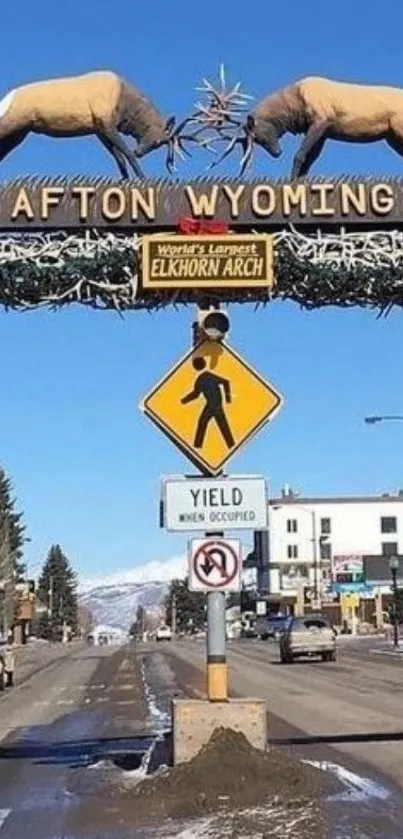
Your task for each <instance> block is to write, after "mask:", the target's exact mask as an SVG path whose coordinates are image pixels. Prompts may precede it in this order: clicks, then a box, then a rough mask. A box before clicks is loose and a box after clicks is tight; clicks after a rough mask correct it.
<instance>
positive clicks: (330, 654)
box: [280, 615, 336, 664]
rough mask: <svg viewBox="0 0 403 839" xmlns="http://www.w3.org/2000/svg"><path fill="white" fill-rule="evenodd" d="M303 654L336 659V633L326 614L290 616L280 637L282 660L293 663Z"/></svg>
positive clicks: (327, 659) (323, 658)
mask: <svg viewBox="0 0 403 839" xmlns="http://www.w3.org/2000/svg"><path fill="white" fill-rule="evenodd" d="M301 656H319V657H320V658H321V659H322V661H336V633H335V631H334V629H333V627H332V625H331V623H330V622H329V620H328V619H327V617H326V616H324V615H306V616H305V617H303V618H302V617H301V618H296V617H295V618H294V617H292V618H289V620H288V621H287V624H286V626H285V628H284V631H283V633H282V635H281V637H280V660H281V662H282V663H283V664H292V662H293V661H294V660H295V659H296V658H300V657H301Z"/></svg>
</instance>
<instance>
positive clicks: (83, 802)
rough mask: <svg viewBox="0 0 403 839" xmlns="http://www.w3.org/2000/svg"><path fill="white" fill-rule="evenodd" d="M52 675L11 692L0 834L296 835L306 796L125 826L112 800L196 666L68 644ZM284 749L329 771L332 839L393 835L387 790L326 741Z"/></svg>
mask: <svg viewBox="0 0 403 839" xmlns="http://www.w3.org/2000/svg"><path fill="white" fill-rule="evenodd" d="M143 653H145V655H143ZM57 674H58V675H57V680H55V676H54V673H53V672H52V669H51V668H50V669H49V670H48V671H47V672H45V673H44V674H42V675H40V674H37V675H35V676H33V677H32V679H31V681H30V682H29V684H28V683H27V684H26V685H25V686H20V688H19V690H20V696H24V698H25V700H26V702H27V705H26V707H27V711H26V718H24V716H22V717H21V722H22V725H21V727H20V728H19V729H18V730H16V731H15V732H13V733H12V734H11V735H9V736H8V737H7V738H6V739H5V740H3V741H2V743H1V744H0V758H1V759H0V839H20V837H22V836H25V835H26V834H27V832H28V834H29V836H30V839H129V837H130V839H133V837H135V839H173V837H175V839H210V837H211V839H220V837H228V839H249V836H250V837H251V839H252V837H253V839H259V837H262V839H263V837H265V839H266V837H268V836H273V837H274V836H281V837H282V839H283V838H284V839H287V837H290V839H291V837H294V836H295V837H298V839H304V836H305V833H304V825H305V824H308V823H309V817H310V813H309V812H308V810H307V805H306V803H305V804H304V805H303V806H302V805H301V807H300V808H298V804H296V805H295V806H294V808H293V810H292V812H290V811H289V809H287V808H286V809H284V805H283V804H282V803H281V802H278V803H276V802H271V804H268V805H267V806H266V807H262V808H254V809H253V810H249V811H244V812H243V813H241V814H240V813H236V814H234V813H232V814H228V813H222V814H217V815H214V816H211V817H208V818H204V819H203V818H202V819H199V820H196V821H185V822H174V823H166V824H164V825H158V826H153V827H148V828H140V827H135V823H134V822H133V806H132V807H131V808H130V810H128V808H127V806H126V803H125V806H124V807H123V806H122V796H124V798H125V802H127V793H128V792H129V793H130V791H131V790H132V789H133V788H134V787H135V786H136V785H137V784H138V783H140V782H141V781H143V780H144V778H145V777H146V775H147V771H150V769H156V768H157V765H158V764H161V762H162V763H163V761H164V756H165V757H166V755H167V754H168V753H167V752H166V751H165V750H164V746H165V739H164V736H163V735H164V732H166V730H167V729H168V728H169V727H170V705H171V701H172V699H173V698H174V697H175V696H185V695H191V694H192V692H193V695H200V692H201V690H202V688H203V679H202V678H201V677H200V673H198V672H197V671H195V668H192V667H190V666H189V665H187V664H186V663H185V662H181V661H180V660H177V659H176V658H175V657H174V656H172V648H170V649H166V650H165V649H164V650H160V649H157V650H150V651H148V650H147V649H144V650H140V652H139V654H138V655H136V653H135V651H134V650H133V649H127V648H126V649H125V650H123V649H122V650H118V651H116V650H109V651H103V652H102V653H101V652H98V651H97V652H94V651H92V652H91V653H90V652H89V651H88V650H86V651H84V652H77V653H76V654H75V655H74V656H73V657H72V660H71V663H70V664H69V662H68V661H67V660H66V661H65V662H64V663H63V669H62V670H60V671H57ZM86 674H87V676H86ZM61 676H62V678H61ZM56 681H57V684H56ZM18 701H20V700H19V696H18V693H17V690H16V693H15V699H14V697H11V694H10V695H9V697H8V699H7V702H4V703H3V702H2V704H1V706H0V710H1V712H2V716H3V718H5V717H7V708H10V715H11V709H12V706H14V712H15V710H16V704H18ZM46 703H48V704H46ZM52 714H53V716H54V719H51V721H50V722H47V719H48V718H49V716H52ZM277 733H278V734H280V735H281V734H285V733H286V728H284V729H283V730H282V731H278V732H277ZM291 733H292V732H291ZM156 738H157V739H156ZM156 743H157V744H158V746H157V747H156V745H155V744H156ZM374 748H376V746H375V745H374ZM291 752H292V754H293V755H294V756H295V758H296V759H298V760H307V761H310V762H311V765H314V766H315V768H316V769H317V771H318V772H325V773H327V774H329V775H331V776H332V777H334V778H336V779H337V790H336V792H335V793H333V794H331V795H329V796H327V800H326V802H324V808H325V812H326V813H327V815H328V818H329V821H330V822H331V825H332V830H331V837H332V839H401V837H402V835H403V830H402V828H401V825H402V824H403V793H402V791H401V790H400V788H399V787H397V786H395V785H394V784H393V783H392V782H390V781H389V780H386V779H385V778H384V777H382V776H381V775H379V774H377V773H375V772H374V771H372V770H368V769H367V767H365V768H364V769H363V768H362V766H361V765H359V764H357V763H355V762H354V761H353V760H352V759H351V758H349V757H348V758H347V757H346V758H344V756H343V755H341V754H340V752H336V751H334V750H333V749H331V748H328V747H324V746H309V747H304V746H298V747H293V748H292V749H291ZM158 771H159V772H161V771H162V772H163V771H165V770H164V767H163V766H162V767H161V766H160V768H159V770H158ZM184 794H186V791H184ZM307 835H308V834H307ZM312 839H313V837H312ZM315 839H316V837H315Z"/></svg>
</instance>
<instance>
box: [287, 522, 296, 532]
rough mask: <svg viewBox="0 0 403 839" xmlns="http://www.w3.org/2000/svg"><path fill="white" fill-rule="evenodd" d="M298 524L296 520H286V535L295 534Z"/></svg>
mask: <svg viewBox="0 0 403 839" xmlns="http://www.w3.org/2000/svg"><path fill="white" fill-rule="evenodd" d="M297 532H298V522H297V519H287V533H297Z"/></svg>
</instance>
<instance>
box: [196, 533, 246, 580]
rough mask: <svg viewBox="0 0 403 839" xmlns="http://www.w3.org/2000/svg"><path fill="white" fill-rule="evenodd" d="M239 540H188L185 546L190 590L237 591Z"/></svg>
mask: <svg viewBox="0 0 403 839" xmlns="http://www.w3.org/2000/svg"><path fill="white" fill-rule="evenodd" d="M241 572H242V559H241V544H240V541H239V539H219V538H208V539H192V540H191V542H190V545H189V589H190V591H206V592H212V591H240V588H241Z"/></svg>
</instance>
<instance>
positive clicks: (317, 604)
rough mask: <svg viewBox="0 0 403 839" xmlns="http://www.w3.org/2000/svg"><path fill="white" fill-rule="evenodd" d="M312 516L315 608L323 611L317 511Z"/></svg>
mask: <svg viewBox="0 0 403 839" xmlns="http://www.w3.org/2000/svg"><path fill="white" fill-rule="evenodd" d="M311 516H312V544H313V575H314V576H313V580H314V589H315V608H316V609H321V608H322V602H321V596H320V585H319V582H320V581H319V556H318V534H317V527H316V512H315V510H312V511H311Z"/></svg>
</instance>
